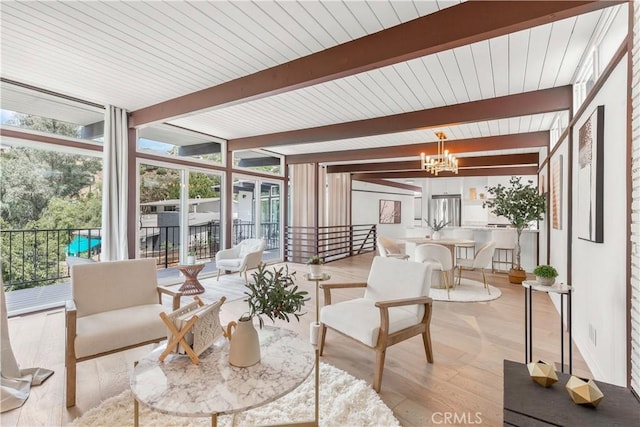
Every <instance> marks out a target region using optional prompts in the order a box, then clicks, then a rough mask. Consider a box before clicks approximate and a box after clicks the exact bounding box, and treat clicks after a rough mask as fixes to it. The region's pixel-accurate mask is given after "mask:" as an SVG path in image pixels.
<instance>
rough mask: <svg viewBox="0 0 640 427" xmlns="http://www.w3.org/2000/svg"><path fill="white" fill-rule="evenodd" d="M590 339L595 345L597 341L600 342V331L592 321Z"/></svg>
mask: <svg viewBox="0 0 640 427" xmlns="http://www.w3.org/2000/svg"><path fill="white" fill-rule="evenodd" d="M589 340H590V341H591V343H592V344H593V346H594V347H595V346H596V343H597V342H598V331H597V330H596V327H595V326H593V325H592V324H591V323H589Z"/></svg>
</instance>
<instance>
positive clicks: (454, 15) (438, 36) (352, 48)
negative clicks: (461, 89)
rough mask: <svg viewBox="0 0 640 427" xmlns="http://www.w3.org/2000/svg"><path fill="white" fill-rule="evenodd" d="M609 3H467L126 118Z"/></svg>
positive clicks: (235, 96)
mask: <svg viewBox="0 0 640 427" xmlns="http://www.w3.org/2000/svg"><path fill="white" fill-rule="evenodd" d="M618 3H623V1H622V0H614V1H517V2H501V1H469V2H464V3H461V4H459V5H456V6H452V7H449V8H446V9H443V10H441V11H438V12H435V13H432V14H429V15H426V16H423V17H421V18H417V19H414V20H412V21H409V22H406V23H404V24H401V25H397V26H395V27H391V28H388V29H386V30H382V31H379V32H376V33H373V34H370V35H368V36H365V37H362V38H359V39H356V40H353V41H351V42H348V43H343V44H341V45H338V46H334V47H332V48H329V49H326V50H323V51H320V52H317V53H313V54H311V55H308V56H305V57H302V58H298V59H295V60H293V61H290V62H287V63H284V64H280V65H277V66H275V67H271V68H268V69H266V70H262V71H258V72H256V73H254V74H250V75H248V76H244V77H240V78H237V79H235V80H232V81H229V82H225V83H222V84H220V85H217V86H213V87H210V88H207V89H203V90H200V91H197V92H193V93H190V94H188V95H184V96H180V97H177V98H173V99H171V100H168V101H165V102H161V103H158V104H155V105H151V106H149V107H145V108H141V109H139V110H136V111H134V112H132V113H131V116H130V119H129V125H130V126H131V127H140V126H145V125H149V124H151V123H155V122H160V121H166V120H168V119H171V118H176V117H180V116H184V115H188V114H191V113H194V112H197V111H202V110H208V109H212V108H216V107H221V106H229V105H234V104H237V103H240V102H246V101H251V100H256V99H261V98H264V97H267V96H272V95H276V94H279V93H283V92H286V91H291V90H295V89H300V88H304V87H308V86H312V85H315V84H318V83H323V82H327V81H330V80H334V79H338V78H342V77H347V76H351V75H354V74H358V73H362V72H365V71H370V70H373V69H376V68H380V67H384V66H387V65H391V64H396V63H399V62H404V61H408V60H411V59H414V58H419V57H422V56H426V55H430V54H433V53H437V52H442V51H444V50H448V49H453V48H455V47H459V46H464V45H469V44H471V43H475V42H478V41H482V40H487V39H489V38H493V37H498V36H502V35H505V34H509V33H513V32H516V31H520V30H523V29H526V28H531V27H534V26H538V25H543V24H547V23H550V22H554V21H558V20H561V19H564V18H568V17H571V16H576V15H580V14H583V13H587V12H591V11H594V10H598V9H602V8H605V7H608V6H612V5H615V4H618Z"/></svg>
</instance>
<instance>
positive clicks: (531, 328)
mask: <svg viewBox="0 0 640 427" xmlns="http://www.w3.org/2000/svg"><path fill="white" fill-rule="evenodd" d="M529 362H533V289H532V288H531V286H530V287H529Z"/></svg>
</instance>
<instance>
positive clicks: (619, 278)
mask: <svg viewBox="0 0 640 427" xmlns="http://www.w3.org/2000/svg"><path fill="white" fill-rule="evenodd" d="M626 95H627V59H626V56H625V58H623V59H622V61H620V63H619V64H618V66H617V67H616V69H615V70H614V71H613V73H612V74H611V76H610V77H609V79H608V80H607V82H606V83H605V84H604V86H603V87H602V89H601V90H600V91H599V92H598V94H597V95H596V97H595V99H594V100H593V102H592V103H591V104H590V105H589V106H588V107H587V108H586V110H585V114H583V116H582V117H580V119H579V120H578V121H577V123H576V125H575V126H574V128H573V130H572V132H573V206H574V207H577V206H578V200H577V197H578V191H577V182H578V175H577V174H578V167H577V160H578V151H577V149H578V132H579V129H580V127H581V126H582V125H583V124H584V122H585V121H586V120H587V119H588V117H589V116H590V115H591V114H592V113H593V111H594V110H595V108H596V107H597V106H598V105H604V116H605V119H604V145H605V155H604V188H605V191H604V242H603V243H593V242H588V241H584V240H580V239H578V238H577V232H576V227H575V225H576V224H577V223H578V218H577V215H578V212H577V211H576V209H574V211H573V213H572V215H573V217H572V221H573V224H574V233H573V236H572V240H571V244H572V256H573V261H572V266H571V268H572V275H573V280H572V285H573V286H574V299H573V326H574V328H573V337H574V340H575V342H576V344H577V345H578V347H579V349H580V352H581V353H582V355H583V357H584V359H585V361H586V362H587V364H588V365H589V368H590V369H591V371H592V373H593V374H594V376H595V378H596V379H599V380H603V381H606V382H610V383H614V384H618V385H626V381H627V372H626V369H627V325H626V313H627V304H626V283H627V277H626V262H627V257H628V254H627V251H626V238H627V230H626V227H627V216H626V215H627V213H626V196H627V188H626V173H627V170H626V140H627V139H626V138H627V137H626V129H627V124H626V119H627V96H626ZM590 326H591V327H592V328H594V329H595V331H596V339H595V343H594V341H593V340H592V338H590V333H589V332H590ZM591 335H592V334H591Z"/></svg>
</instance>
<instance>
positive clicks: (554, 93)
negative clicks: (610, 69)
mask: <svg viewBox="0 0 640 427" xmlns="http://www.w3.org/2000/svg"><path fill="white" fill-rule="evenodd" d="M572 99H573V87H572V86H571V85H567V86H561V87H556V88H551V89H543V90H536V91H532V92H525V93H518V94H515V95H507V96H500V97H497V98H490V99H482V100H479V101H471V102H465V103H461V104H453V105H447V106H444V107H437V108H431V109H428V110H420V111H412V112H409V113H401V114H394V115H391V116H384V117H376V118H373V119H366V120H356V121H353V122H346V123H336V124H332V125H327V126H318V127H314V128H307V129H299V130H292V131H287V132H277V133H272V134H268V135H256V136H249V137H246V138H237V139H231V140H229V142H228V146H229V149H230V150H247V149H251V148H263V147H273V146H279V145H280V146H281V145H291V144H304V143H311V142H321V141H333V140H340V139H346V138H357V137H363V136H372V135H383V134H388V133H396V132H407V131H413V130H419V129H425V128H433V127H439V126H451V125H455V124H460V123H469V122H477V121H484V120H497V119H504V118H509V117H518V116H528V115H530V114H540V113H547V112H553V111H561V110H568V109H570V108H571V105H572V102H573V101H572Z"/></svg>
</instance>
